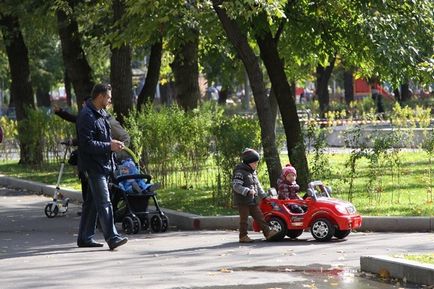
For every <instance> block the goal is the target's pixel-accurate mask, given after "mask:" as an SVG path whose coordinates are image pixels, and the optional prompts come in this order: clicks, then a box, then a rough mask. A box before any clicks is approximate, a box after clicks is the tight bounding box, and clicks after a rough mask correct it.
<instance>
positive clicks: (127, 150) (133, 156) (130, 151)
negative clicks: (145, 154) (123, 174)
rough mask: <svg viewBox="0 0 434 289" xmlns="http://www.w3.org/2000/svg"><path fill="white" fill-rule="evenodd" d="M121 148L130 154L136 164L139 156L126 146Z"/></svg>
mask: <svg viewBox="0 0 434 289" xmlns="http://www.w3.org/2000/svg"><path fill="white" fill-rule="evenodd" d="M123 150H124V151H125V152H126V153H127V154H129V155H130V156H131V158H132V159H133V161H134V162H135V163H136V164H138V163H139V157H138V156H137V155H136V154H135V153H134V152H133V151H132V150H131V149H130V148H128V147H126V146H124V147H123Z"/></svg>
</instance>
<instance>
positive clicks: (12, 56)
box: [0, 14, 43, 164]
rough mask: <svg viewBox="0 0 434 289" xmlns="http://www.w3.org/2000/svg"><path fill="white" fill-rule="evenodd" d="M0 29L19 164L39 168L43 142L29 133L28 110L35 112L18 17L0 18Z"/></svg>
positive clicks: (27, 62) (26, 57)
mask: <svg viewBox="0 0 434 289" xmlns="http://www.w3.org/2000/svg"><path fill="white" fill-rule="evenodd" d="M0 27H1V32H2V35H3V40H4V45H5V47H6V53H7V56H8V61H9V70H10V74H11V88H10V90H11V100H13V102H14V103H15V111H16V117H17V121H18V139H19V141H20V164H40V163H41V162H42V160H43V155H42V140H43V138H39V137H37V138H35V137H34V136H33V134H32V132H31V131H29V130H28V128H29V126H28V125H27V123H28V119H27V116H26V109H28V108H33V109H34V108H35V103H34V100H33V90H32V83H31V79H30V66H29V56H28V50H27V46H26V44H25V42H24V38H23V35H22V33H21V27H20V24H19V20H18V18H17V17H15V16H11V15H6V16H5V15H2V14H0ZM11 102H12V101H11Z"/></svg>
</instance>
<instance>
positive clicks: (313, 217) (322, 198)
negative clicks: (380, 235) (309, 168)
mask: <svg viewBox="0 0 434 289" xmlns="http://www.w3.org/2000/svg"><path fill="white" fill-rule="evenodd" d="M330 194H331V189H330V188H329V187H326V186H324V185H323V183H322V182H321V181H314V182H311V183H309V185H308V189H307V193H306V195H305V196H304V197H303V200H296V199H291V200H279V199H277V193H276V190H275V189H271V190H270V197H268V198H265V199H262V201H261V204H260V208H261V211H262V213H263V214H264V217H265V220H266V221H267V222H268V223H269V225H270V227H271V228H273V229H274V230H276V231H278V232H279V233H277V234H276V235H275V236H273V238H272V240H273V241H279V240H282V239H283V238H285V236H288V237H289V238H292V239H295V238H297V237H299V236H300V235H301V234H302V233H303V231H304V230H305V229H309V228H310V232H311V234H312V236H313V237H314V238H315V239H316V240H317V241H322V242H325V241H330V240H331V238H333V236H334V237H336V238H338V239H344V238H345V237H347V236H348V235H349V234H350V232H351V230H353V229H357V228H360V226H361V225H362V217H361V216H360V215H359V214H358V213H357V211H356V208H355V207H354V206H353V204H351V203H349V202H346V201H342V200H338V199H335V198H332V197H331V196H330ZM291 205H298V206H300V207H301V208H303V209H304V213H295V212H291V210H290V208H291ZM253 229H254V230H255V231H256V232H259V231H260V228H259V226H258V224H257V223H256V222H253Z"/></svg>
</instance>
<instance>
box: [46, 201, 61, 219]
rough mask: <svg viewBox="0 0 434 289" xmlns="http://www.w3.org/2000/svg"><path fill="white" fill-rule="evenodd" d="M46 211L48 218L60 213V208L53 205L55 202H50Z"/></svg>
mask: <svg viewBox="0 0 434 289" xmlns="http://www.w3.org/2000/svg"><path fill="white" fill-rule="evenodd" d="M44 211H45V215H46V216H47V217H48V218H54V217H56V216H57V214H58V213H59V208H58V207H57V206H55V205H53V203H49V204H47V205H46V206H45V210H44Z"/></svg>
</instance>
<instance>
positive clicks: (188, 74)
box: [170, 27, 200, 111]
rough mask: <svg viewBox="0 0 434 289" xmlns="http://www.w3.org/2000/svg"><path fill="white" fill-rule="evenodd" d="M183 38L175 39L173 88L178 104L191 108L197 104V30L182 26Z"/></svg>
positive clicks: (198, 93)
mask: <svg viewBox="0 0 434 289" xmlns="http://www.w3.org/2000/svg"><path fill="white" fill-rule="evenodd" d="M183 29H185V31H184V33H183V34H181V35H183V36H184V38H183V39H181V38H178V39H176V43H177V44H175V48H174V50H173V54H174V60H173V62H172V63H171V65H170V66H171V68H172V71H173V74H174V76H175V89H176V94H177V100H178V103H179V105H180V106H181V107H182V108H183V109H184V110H186V111H187V110H192V109H194V108H196V107H197V106H198V104H199V98H200V91H199V64H198V57H199V55H198V49H199V31H198V30H197V29H196V28H190V27H184V28H183Z"/></svg>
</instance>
